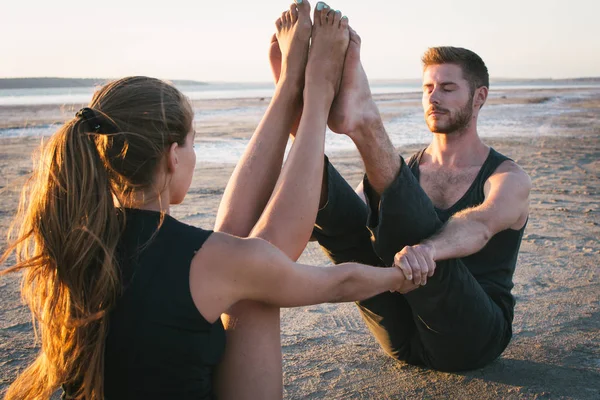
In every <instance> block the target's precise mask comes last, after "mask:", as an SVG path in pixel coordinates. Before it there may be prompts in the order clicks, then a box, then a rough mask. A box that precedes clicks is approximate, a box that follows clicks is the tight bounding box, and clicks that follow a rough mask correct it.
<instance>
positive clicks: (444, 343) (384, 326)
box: [361, 160, 510, 371]
mask: <svg viewBox="0 0 600 400" xmlns="http://www.w3.org/2000/svg"><path fill="white" fill-rule="evenodd" d="M365 188H366V193H367V195H368V196H367V199H368V200H369V205H370V207H369V217H368V225H369V229H370V230H371V231H372V232H373V236H374V238H375V242H374V248H375V251H376V252H377V254H378V255H379V256H380V257H381V258H382V259H383V261H384V262H385V263H386V265H391V264H392V263H393V258H394V255H395V254H396V253H397V252H398V251H400V250H401V249H402V248H403V247H404V246H409V245H414V244H416V243H419V242H421V241H422V240H424V239H426V238H428V237H430V236H431V235H433V234H434V233H435V232H436V231H437V230H439V229H440V228H441V227H442V225H443V223H442V221H441V220H440V219H439V218H438V216H437V214H436V212H435V208H434V206H433V204H432V203H431V200H430V199H429V198H428V196H427V194H426V193H425V192H424V191H423V189H422V188H421V186H420V185H419V183H418V182H417V180H416V178H415V177H414V175H413V174H412V172H411V171H410V169H409V168H408V166H407V165H406V164H405V163H404V161H403V160H401V166H400V170H399V172H398V174H397V176H396V178H395V180H394V181H393V182H392V183H391V184H390V185H389V186H388V187H387V188H386V189H385V190H384V191H383V193H381V196H380V198H379V203H378V204H373V200H374V199H373V197H375V198H376V197H377V196H376V193H375V191H374V190H373V188H372V187H371V186H370V185H369V181H368V180H365ZM377 206H378V207H377ZM402 297H403V298H404V299H405V301H406V304H407V305H408V306H409V307H410V309H411V310H412V314H413V318H414V321H415V325H416V330H415V331H414V332H413V333H414V335H415V336H414V337H412V338H410V340H409V342H410V345H411V346H412V348H411V349H410V350H407V349H406V348H405V345H406V341H407V339H406V337H405V335H406V332H405V330H403V329H398V327H397V324H398V323H397V322H396V321H393V319H394V315H393V312H394V310H395V309H396V308H397V306H394V305H392V304H394V303H398V302H399V300H396V299H393V300H392V299H391V298H386V299H385V301H384V300H383V299H382V300H381V301H376V302H371V303H369V302H362V303H361V307H362V308H363V309H365V310H366V311H368V312H365V315H369V316H371V319H372V320H380V321H381V323H380V324H379V326H375V327H371V330H372V331H374V333H376V336H377V338H378V340H379V342H380V343H381V344H382V346H383V347H384V349H385V350H386V352H388V354H391V355H396V354H398V357H397V358H400V359H403V360H405V361H407V362H411V363H416V364H424V365H427V366H429V367H431V368H434V369H439V370H447V371H453V370H464V369H473V368H477V367H480V366H482V365H485V364H486V363H488V362H490V361H491V360H493V359H494V358H496V357H497V356H498V355H499V354H500V353H501V352H502V350H503V349H504V347H505V346H506V344H507V342H508V339H509V338H510V324H509V323H508V322H507V321H506V319H505V318H504V315H503V313H502V311H501V310H500V308H499V307H498V306H497V305H496V304H495V303H494V302H493V301H492V300H491V298H490V297H489V296H488V295H487V293H485V291H484V290H483V288H482V287H481V285H480V284H479V283H478V282H477V281H476V280H475V278H474V277H473V275H472V274H471V273H470V271H469V270H468V269H467V267H466V266H465V265H464V264H463V263H462V261H461V260H445V261H441V262H438V263H437V268H436V271H435V274H434V275H433V276H432V277H431V278H429V279H428V281H427V285H425V286H423V287H420V288H418V289H416V290H414V291H412V292H410V293H407V294H405V295H403V296H402ZM403 315H404V314H402V315H398V316H396V318H398V319H399V320H400V321H403V320H404V317H403ZM390 346H391V347H390Z"/></svg>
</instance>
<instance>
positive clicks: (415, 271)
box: [405, 251, 421, 285]
mask: <svg viewBox="0 0 600 400" xmlns="http://www.w3.org/2000/svg"><path fill="white" fill-rule="evenodd" d="M405 259H406V260H407V261H408V264H409V265H410V268H411V270H412V276H413V282H414V284H415V285H420V284H421V269H420V267H419V261H418V260H417V257H416V256H415V254H414V251H408V252H406V256H405Z"/></svg>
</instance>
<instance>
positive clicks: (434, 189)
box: [419, 166, 481, 209]
mask: <svg viewBox="0 0 600 400" xmlns="http://www.w3.org/2000/svg"><path fill="white" fill-rule="evenodd" d="M480 169H481V166H474V167H467V168H460V169H459V168H448V167H431V166H420V167H419V182H420V184H421V187H422V188H423V190H425V193H427V196H429V198H430V199H431V201H432V202H433V204H434V205H435V206H436V207H437V208H441V209H447V208H449V207H451V206H453V205H454V204H455V203H456V202H457V201H458V200H460V199H461V198H462V197H463V196H464V194H465V193H466V192H467V190H469V188H470V187H471V185H472V184H473V181H474V180H475V178H476V177H477V174H478V173H479V170H480Z"/></svg>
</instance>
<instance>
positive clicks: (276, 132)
mask: <svg viewBox="0 0 600 400" xmlns="http://www.w3.org/2000/svg"><path fill="white" fill-rule="evenodd" d="M300 95H301V93H300V91H299V89H298V88H296V87H294V86H293V85H287V84H285V82H284V83H281V84H280V85H278V86H277V88H276V91H275V94H274V96H273V99H272V100H271V104H270V105H269V108H268V109H267V111H266V113H265V115H264V117H263V119H262V120H261V122H260V124H259V126H258V127H257V129H256V131H255V132H254V135H253V136H252V138H251V140H250V142H249V144H248V146H247V147H246V150H245V152H244V155H243V156H242V158H241V159H240V161H239V162H238V164H237V166H236V168H235V170H234V172H233V174H232V176H231V178H230V180H229V182H228V184H227V187H226V188H225V192H224V194H223V198H222V200H221V204H220V205H219V210H218V212H217V219H216V223H215V230H217V231H224V232H227V233H231V234H234V235H237V236H247V235H248V234H249V233H250V231H251V229H252V227H253V226H254V224H255V223H256V221H257V220H258V218H259V217H260V215H261V213H262V212H263V209H264V207H265V205H266V204H267V202H268V200H269V198H270V196H271V193H272V191H273V188H274V186H275V184H276V182H277V178H278V177H279V172H280V170H281V164H282V162H283V156H284V151H285V146H286V144H287V141H288V133H289V131H290V129H291V128H292V125H293V123H294V118H295V116H296V115H297V114H298V112H299V109H300V105H301V96H300Z"/></svg>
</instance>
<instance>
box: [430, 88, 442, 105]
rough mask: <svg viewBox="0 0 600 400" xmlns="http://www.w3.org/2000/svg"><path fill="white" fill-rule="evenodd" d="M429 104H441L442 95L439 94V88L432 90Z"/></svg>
mask: <svg viewBox="0 0 600 400" xmlns="http://www.w3.org/2000/svg"><path fill="white" fill-rule="evenodd" d="M428 100H429V104H440V95H439V89H438V88H433V89H432V90H431V93H429V98H428Z"/></svg>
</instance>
